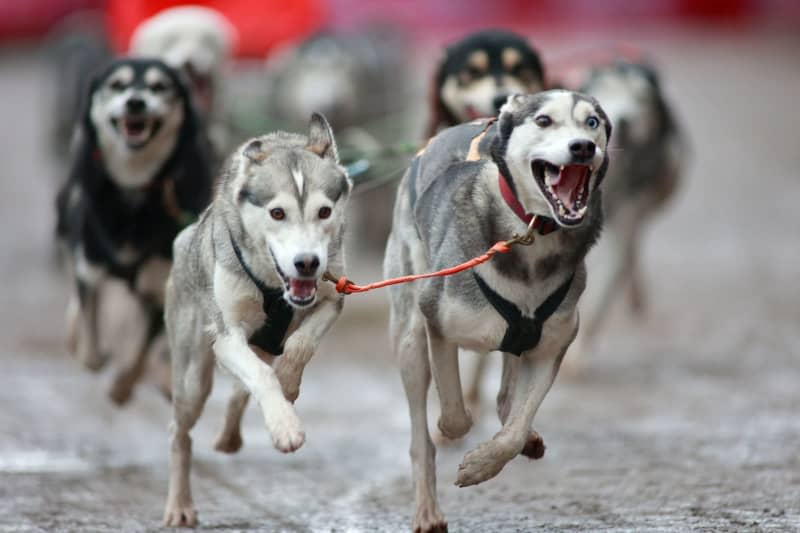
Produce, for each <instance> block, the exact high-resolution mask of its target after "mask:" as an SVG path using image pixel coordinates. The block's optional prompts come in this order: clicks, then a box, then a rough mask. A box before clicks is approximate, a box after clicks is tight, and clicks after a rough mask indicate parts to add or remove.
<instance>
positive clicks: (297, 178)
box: [292, 168, 303, 196]
mask: <svg viewBox="0 0 800 533" xmlns="http://www.w3.org/2000/svg"><path fill="white" fill-rule="evenodd" d="M292 178H294V183H295V185H297V192H298V194H299V195H300V196H302V195H303V173H302V172H301V171H300V169H299V168H293V169H292Z"/></svg>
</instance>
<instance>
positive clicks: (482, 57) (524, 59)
mask: <svg viewBox="0 0 800 533" xmlns="http://www.w3.org/2000/svg"><path fill="white" fill-rule="evenodd" d="M435 83H436V91H437V94H436V99H437V105H438V106H440V110H439V112H440V114H441V115H442V117H441V121H442V122H443V123H444V124H445V125H448V126H449V125H453V124H457V123H461V122H465V121H468V120H472V119H474V118H477V117H487V116H494V115H496V114H497V113H498V111H499V109H500V107H501V106H502V105H503V104H504V103H505V101H506V100H507V98H508V96H509V95H511V94H515V93H533V92H538V91H541V90H542V89H543V88H544V73H543V70H542V65H541V62H540V60H539V57H538V55H537V54H536V52H535V51H534V50H533V49H532V48H531V47H530V45H529V44H528V43H527V42H526V41H525V40H524V39H522V38H521V37H519V36H517V35H515V34H513V33H509V32H504V31H498V30H489V31H484V32H479V33H476V34H473V35H471V36H469V37H467V38H466V39H464V40H462V41H460V42H458V43H456V44H454V45H452V46H451V47H449V48H448V49H447V53H446V57H445V59H444V61H443V63H442V65H441V67H440V70H439V73H438V75H437V79H436V82H435Z"/></svg>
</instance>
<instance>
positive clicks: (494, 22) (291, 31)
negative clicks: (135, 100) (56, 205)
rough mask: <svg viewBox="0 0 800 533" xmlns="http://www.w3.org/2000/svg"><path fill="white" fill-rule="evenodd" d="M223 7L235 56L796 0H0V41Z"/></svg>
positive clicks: (734, 18) (657, 17)
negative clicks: (171, 10) (184, 7)
mask: <svg viewBox="0 0 800 533" xmlns="http://www.w3.org/2000/svg"><path fill="white" fill-rule="evenodd" d="M187 3H194V4H200V5H206V6H210V7H214V8H216V9H218V10H220V11H222V12H223V13H224V14H225V15H227V16H228V18H229V19H230V20H231V22H232V23H233V24H234V25H235V26H236V27H237V28H238V29H239V32H240V37H241V40H240V43H239V49H238V51H237V55H239V56H240V57H263V56H264V55H265V54H266V53H267V52H268V51H269V50H270V49H271V48H272V47H273V46H275V45H276V44H281V43H285V42H288V41H292V40H296V39H300V38H302V37H304V36H306V35H308V34H309V33H311V32H313V31H314V30H316V29H319V28H321V27H323V26H324V27H348V26H352V25H356V24H359V23H361V22H364V21H371V20H380V21H384V22H392V23H396V24H398V25H400V26H402V27H404V28H405V29H406V30H407V31H409V32H417V31H418V32H424V33H426V34H430V33H431V32H433V31H438V32H441V33H442V34H447V33H449V32H452V31H461V30H464V29H468V28H470V27H479V26H504V27H508V28H511V29H514V28H526V29H530V28H544V27H546V28H551V27H555V28H557V27H559V26H564V25H567V24H569V26H570V27H573V28H576V29H589V30H591V29H593V28H603V29H607V28H608V27H613V26H615V25H628V24H660V23H665V22H667V23H670V22H685V23H695V22H703V23H713V24H716V25H726V26H731V25H733V26H742V27H747V26H751V25H763V24H770V25H774V26H780V27H783V28H785V27H787V26H789V27H791V28H800V2H798V1H797V0H706V1H697V0H641V1H638V2H628V1H625V0H608V1H595V0H495V1H494V2H485V1H484V0H463V1H461V2H453V1H449V0H411V1H409V0H386V1H380V2H375V1H370V0H199V1H196V2H185V1H180V0H105V1H104V0H26V1H9V0H6V1H3V2H0V41H6V42H8V41H13V40H20V39H27V40H29V39H36V38H37V37H40V36H42V35H44V34H46V32H47V31H48V30H50V29H51V28H52V27H53V26H54V25H55V24H57V23H58V22H59V21H61V20H62V19H64V18H65V17H67V16H69V15H70V14H73V13H76V12H80V11H82V10H100V11H104V13H105V20H106V25H107V30H108V33H109V36H110V39H111V41H112V43H113V45H114V47H115V48H116V49H117V50H119V51H124V50H125V49H126V47H127V42H128V39H129V37H130V34H131V32H132V31H133V28H134V27H135V26H136V25H137V24H138V23H139V22H140V21H141V20H143V19H144V18H146V17H149V16H150V15H152V14H154V13H156V12H158V11H159V10H161V9H163V8H165V7H170V6H174V5H180V4H187Z"/></svg>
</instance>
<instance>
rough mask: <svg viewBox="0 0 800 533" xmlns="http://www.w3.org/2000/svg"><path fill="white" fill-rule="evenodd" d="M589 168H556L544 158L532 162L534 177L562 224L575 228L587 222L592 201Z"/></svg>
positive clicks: (590, 170) (573, 166) (563, 166)
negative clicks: (587, 214) (586, 217)
mask: <svg viewBox="0 0 800 533" xmlns="http://www.w3.org/2000/svg"><path fill="white" fill-rule="evenodd" d="M593 170H594V169H593V168H592V167H590V166H589V165H574V164H573V165H560V166H557V165H554V164H552V163H550V162H549V161H545V160H544V159H534V160H533V161H532V162H531V171H532V172H533V177H534V178H535V179H536V182H537V183H538V184H539V188H540V189H541V190H542V193H543V194H544V197H545V198H546V199H547V201H548V202H549V203H550V208H551V210H552V212H553V215H555V217H556V219H557V220H558V222H559V223H560V224H561V225H563V226H575V225H577V224H580V223H581V222H582V221H583V217H584V216H585V215H586V209H587V204H588V199H589V178H590V177H591V175H592V171H593Z"/></svg>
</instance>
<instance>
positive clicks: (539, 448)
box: [519, 431, 545, 459]
mask: <svg viewBox="0 0 800 533" xmlns="http://www.w3.org/2000/svg"><path fill="white" fill-rule="evenodd" d="M544 450H545V445H544V440H543V439H542V436H541V435H539V434H538V433H536V432H535V431H531V432H530V433H529V434H528V440H527V441H526V442H525V446H524V447H523V448H522V451H521V452H519V453H520V455H524V456H525V457H527V458H528V459H541V458H542V457H544Z"/></svg>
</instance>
